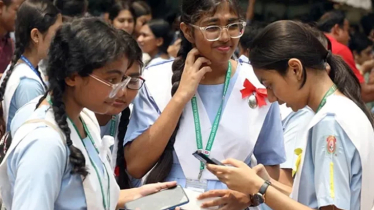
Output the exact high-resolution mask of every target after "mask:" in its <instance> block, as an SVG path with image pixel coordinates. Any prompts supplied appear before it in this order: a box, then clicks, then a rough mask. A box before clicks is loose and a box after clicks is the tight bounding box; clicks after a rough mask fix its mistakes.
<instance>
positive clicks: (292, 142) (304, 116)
mask: <svg viewBox="0 0 374 210" xmlns="http://www.w3.org/2000/svg"><path fill="white" fill-rule="evenodd" d="M313 116H314V112H313V111H312V110H310V109H309V108H304V109H300V110H299V111H297V112H293V113H291V114H290V115H289V116H288V117H287V118H286V119H285V120H284V121H283V128H284V144H285V149H286V162H284V163H282V164H281V168H285V169H292V168H293V166H294V165H295V162H296V158H297V156H296V155H295V149H296V148H299V147H301V146H302V141H301V139H302V138H303V134H304V132H305V131H306V130H307V129H308V128H307V126H308V125H309V123H310V121H311V120H312V118H313Z"/></svg>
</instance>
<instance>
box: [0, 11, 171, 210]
mask: <svg viewBox="0 0 374 210" xmlns="http://www.w3.org/2000/svg"><path fill="white" fill-rule="evenodd" d="M129 39H131V36H130V35H129V34H127V33H125V32H123V31H120V30H116V29H114V28H111V27H109V26H108V25H107V24H105V23H104V22H102V21H101V20H99V19H97V18H82V19H77V20H74V21H72V22H69V23H65V24H64V25H63V26H62V27H61V28H60V29H58V30H57V32H56V35H55V38H54V41H53V42H52V44H51V48H50V52H49V63H48V68H47V73H48V76H49V78H50V87H49V90H48V92H47V94H46V95H44V96H43V97H42V98H41V99H40V100H39V102H38V103H37V105H36V110H35V111H34V112H33V113H32V114H31V116H30V117H28V119H27V120H26V122H25V123H23V124H22V125H21V126H20V127H19V128H18V130H17V131H16V132H15V134H14V135H13V140H12V144H11V147H10V148H9V150H8V152H7V156H6V157H5V159H4V160H3V162H2V164H1V165H0V189H1V195H2V198H3V201H4V205H5V207H6V208H7V209H40V210H50V209H57V210H58V209H89V210H91V209H93V210H112V209H116V208H123V206H124V203H125V202H127V201H130V200H133V199H136V198H139V197H141V196H143V195H146V194H149V193H153V192H156V191H158V190H161V189H163V188H167V187H171V186H174V185H175V183H164V184H155V185H148V186H143V187H141V188H135V189H129V190H123V191H120V189H119V187H118V185H117V183H116V180H115V177H114V175H113V172H112V169H111V165H110V161H111V155H110V149H109V146H110V142H108V141H107V140H106V139H105V138H103V139H102V140H101V138H100V129H99V124H98V123H97V120H96V117H95V114H94V113H93V112H95V113H101V114H105V113H107V112H108V111H110V110H111V109H113V105H114V104H115V101H116V100H117V99H120V98H123V95H124V94H125V92H126V91H127V89H126V87H130V85H129V84H130V82H131V81H132V82H133V83H132V85H131V88H133V89H137V88H139V86H140V84H141V82H139V81H137V80H134V78H135V76H134V77H131V76H130V75H128V74H127V73H126V72H127V69H128V67H129V66H131V65H132V64H133V63H134V62H135V60H136V58H134V56H135V54H134V52H133V50H132V47H129V46H128V44H129ZM98 40H99V41H98ZM135 81H137V82H138V83H136V82H135ZM22 109H24V108H21V109H20V111H21V110H22ZM34 109H35V106H34ZM89 110H92V111H93V112H91V111H89ZM20 113H21V112H19V114H20Z"/></svg>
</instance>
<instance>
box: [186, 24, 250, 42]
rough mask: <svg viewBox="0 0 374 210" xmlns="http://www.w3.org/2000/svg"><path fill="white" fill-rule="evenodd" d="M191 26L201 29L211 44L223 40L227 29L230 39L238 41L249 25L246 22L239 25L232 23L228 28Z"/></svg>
mask: <svg viewBox="0 0 374 210" xmlns="http://www.w3.org/2000/svg"><path fill="white" fill-rule="evenodd" d="M190 25H191V26H193V27H195V28H198V29H200V31H201V32H202V33H203V35H204V37H205V39H207V40H208V41H210V42H214V41H217V40H219V39H220V38H221V35H222V31H223V29H226V30H227V32H228V33H229V35H230V37H231V38H233V39H238V38H240V37H241V36H243V33H244V29H245V26H246V25H247V23H246V22H244V21H240V22H237V23H230V24H228V25H227V26H206V27H201V26H197V25H193V24H190Z"/></svg>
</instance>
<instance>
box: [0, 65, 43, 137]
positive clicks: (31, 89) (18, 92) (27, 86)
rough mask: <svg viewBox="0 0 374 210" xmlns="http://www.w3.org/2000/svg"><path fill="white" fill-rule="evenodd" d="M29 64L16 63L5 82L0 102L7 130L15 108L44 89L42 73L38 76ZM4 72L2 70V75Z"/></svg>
mask: <svg viewBox="0 0 374 210" xmlns="http://www.w3.org/2000/svg"><path fill="white" fill-rule="evenodd" d="M30 65H31V64H30V63H19V64H16V66H15V67H14V69H13V72H12V74H11V76H10V78H9V80H8V82H7V86H6V88H5V95H4V100H3V102H2V106H3V112H4V120H5V122H6V128H7V131H9V130H10V124H11V122H12V119H13V117H14V115H15V113H16V112H17V110H18V109H19V108H21V107H22V106H23V105H25V104H26V103H27V102H29V101H31V100H32V99H34V98H36V97H37V96H40V95H43V94H44V93H45V91H46V89H45V86H44V84H43V81H42V80H41V78H42V79H43V80H44V76H43V74H41V76H40V77H39V75H38V74H39V72H37V71H36V70H35V69H34V67H32V66H30ZM8 69H9V66H8ZM8 69H7V70H6V72H7V71H8ZM6 72H4V75H5V74H6ZM3 79H4V77H3V78H2V79H1V82H0V83H2V82H3Z"/></svg>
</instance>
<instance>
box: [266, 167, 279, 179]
mask: <svg viewBox="0 0 374 210" xmlns="http://www.w3.org/2000/svg"><path fill="white" fill-rule="evenodd" d="M265 168H266V171H267V172H268V173H269V175H270V177H271V178H273V179H275V180H278V179H279V165H275V166H265Z"/></svg>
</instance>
